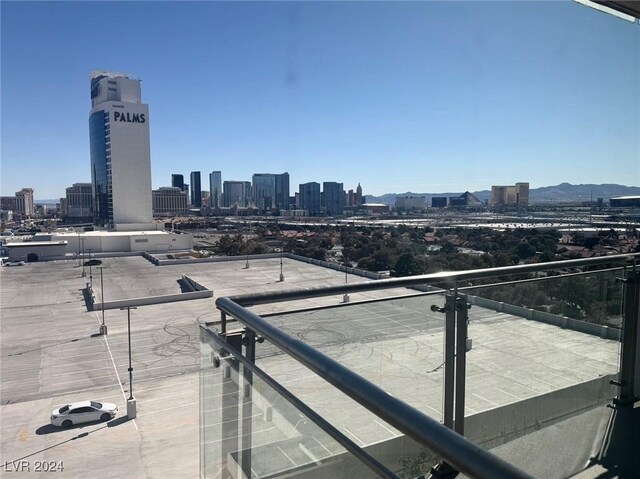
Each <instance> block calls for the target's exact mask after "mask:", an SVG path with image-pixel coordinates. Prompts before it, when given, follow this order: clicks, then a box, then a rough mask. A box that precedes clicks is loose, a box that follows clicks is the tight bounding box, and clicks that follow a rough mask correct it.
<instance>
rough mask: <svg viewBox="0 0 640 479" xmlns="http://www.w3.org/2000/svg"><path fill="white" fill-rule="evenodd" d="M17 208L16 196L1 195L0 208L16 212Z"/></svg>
mask: <svg viewBox="0 0 640 479" xmlns="http://www.w3.org/2000/svg"><path fill="white" fill-rule="evenodd" d="M16 208H17V204H16V197H15V195H14V196H0V210H2V211H11V212H15V211H16Z"/></svg>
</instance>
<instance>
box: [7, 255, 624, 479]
mask: <svg viewBox="0 0 640 479" xmlns="http://www.w3.org/2000/svg"><path fill="white" fill-rule="evenodd" d="M102 266H103V267H104V269H103V270H102V272H103V283H104V284H103V289H104V296H105V301H115V300H121V299H127V298H140V297H147V296H154V295H164V294H176V293H179V292H180V284H179V282H178V280H179V279H180V278H181V275H182V274H186V275H188V276H189V277H191V278H192V279H194V280H195V281H197V282H198V283H200V284H201V285H203V286H205V287H207V288H209V289H211V290H213V292H214V297H213V298H207V299H194V300H189V301H180V302H173V303H164V304H156V305H149V306H140V307H138V308H137V309H135V310H131V337H132V351H133V352H132V365H133V369H134V370H133V392H134V395H135V397H136V399H137V404H138V417H137V418H136V419H134V420H127V418H126V398H127V397H128V395H129V378H128V372H127V368H128V346H127V313H126V311H121V310H107V311H105V323H106V325H107V327H108V335H107V336H98V335H97V333H98V328H99V324H100V322H101V318H102V313H101V311H87V307H86V303H85V298H84V296H83V292H82V290H83V288H84V287H85V284H86V281H87V280H88V275H89V270H88V268H85V269H86V273H87V278H84V277H82V267H79V266H78V264H77V262H74V261H71V260H70V261H54V262H47V263H27V264H26V265H25V266H23V267H14V268H2V269H1V270H0V286H1V289H0V300H1V303H0V314H1V322H0V333H1V335H0V358H1V365H0V367H1V370H0V374H1V376H0V402H1V406H0V424H1V428H2V429H1V431H0V455H1V457H2V463H3V464H5V462H4V461H8V462H9V466H7V465H4V468H3V471H4V473H3V476H4V474H7V476H8V475H9V474H8V472H9V469H8V467H9V468H11V467H13V465H16V466H18V465H19V464H20V463H18V462H16V461H26V464H27V465H28V466H30V467H31V472H30V473H26V472H25V473H23V477H29V476H31V477H34V476H36V473H35V472H34V466H35V463H36V461H45V460H46V461H56V462H58V461H62V463H63V467H64V470H63V471H61V472H58V473H57V477H100V478H109V477H114V478H115V477H118V478H121V477H141V478H145V477H149V478H172V477H197V476H198V475H199V454H200V445H199V437H200V436H199V425H200V418H199V397H200V396H199V374H198V371H199V364H200V344H199V325H203V324H205V323H206V322H216V321H218V320H219V318H220V313H219V311H217V310H216V308H215V304H214V303H215V298H217V297H220V296H228V295H236V294H244V293H253V292H261V291H279V290H289V289H296V288H309V287H317V286H324V285H340V284H344V281H345V275H344V273H341V272H337V271H334V270H331V269H327V268H323V267H319V266H315V265H311V264H307V263H303V262H299V261H295V260H291V259H286V258H285V259H284V263H283V272H284V276H285V281H284V282H279V281H278V279H279V275H280V260H279V259H278V258H274V259H252V260H250V265H249V268H245V260H244V259H238V260H234V261H226V262H217V263H197V262H194V263H192V264H191V263H190V264H180V265H177V264H176V265H164V266H154V265H153V264H152V263H150V262H149V261H147V260H146V259H144V258H142V257H139V256H132V257H113V258H102ZM91 273H92V276H93V285H94V291H95V293H96V294H97V296H98V302H99V301H100V293H101V287H100V286H101V284H100V273H99V270H98V269H97V268H95V267H94V268H92V271H91ZM348 281H349V282H361V281H368V280H367V279H365V278H362V277H359V276H354V275H349V277H348ZM408 294H415V291H412V290H407V289H404V288H396V289H393V290H382V291H372V292H368V293H358V294H353V295H351V301H352V302H358V301H363V300H369V299H375V298H389V297H395V299H390V300H387V301H383V302H373V303H361V304H348V305H343V306H339V307H336V308H324V309H316V310H314V309H309V308H318V307H321V308H323V307H325V306H335V305H338V304H340V302H341V300H342V297H341V296H333V297H325V298H315V299H310V300H297V301H292V302H284V303H279V304H273V305H268V304H267V305H260V306H256V307H255V308H253V309H254V311H256V312H258V313H260V314H266V313H270V314H276V315H275V316H271V317H270V318H269V320H270V321H272V322H274V323H275V324H278V325H280V326H281V327H282V328H284V329H285V330H286V331H288V332H289V333H291V334H293V335H295V336H297V337H300V338H302V339H304V340H305V341H307V342H309V343H310V344H312V345H313V346H315V347H317V348H319V349H320V350H322V351H323V352H325V353H326V354H328V355H329V356H331V357H333V358H335V359H337V360H338V361H340V362H341V363H343V364H345V365H346V366H348V367H350V368H352V369H354V370H355V371H356V372H358V373H359V374H361V375H362V376H364V377H365V378H367V379H369V380H370V381H372V382H374V383H375V384H378V385H380V386H381V387H382V388H384V389H385V390H387V391H388V392H389V393H390V394H393V395H394V396H396V397H398V398H400V399H402V400H404V401H406V402H408V403H409V404H411V405H412V406H414V407H416V408H418V409H420V410H422V411H423V412H425V413H426V414H428V415H430V416H431V417H433V418H435V419H438V420H440V419H441V417H442V379H443V378H442V375H443V371H442V367H441V366H442V362H443V355H442V346H443V320H444V316H443V315H442V314H439V313H433V312H431V310H430V306H431V305H432V304H437V305H438V306H443V304H444V300H443V298H442V297H440V296H438V295H433V296H423V297H413V298H401V296H403V295H408ZM301 309H308V310H305V311H299V312H289V313H286V312H287V311H296V310H301ZM469 337H470V338H471V339H472V341H473V348H472V350H471V351H470V352H469V353H468V355H467V401H466V413H467V415H474V414H478V413H482V412H486V411H490V410H492V409H495V408H498V407H502V406H505V405H509V404H513V403H516V402H518V401H523V400H527V399H529V398H532V397H536V396H538V395H543V394H546V393H549V392H551V391H556V390H559V389H563V388H569V387H572V386H575V385H579V384H581V383H584V382H588V381H591V380H594V379H597V378H603V377H605V376H607V375H609V374H612V373H614V372H615V371H616V370H617V362H618V343H617V342H615V341H609V340H605V339H601V338H599V337H596V336H590V335H586V334H582V333H579V332H576V331H571V330H563V329H560V328H557V327H555V326H551V325H546V324H542V323H537V322H533V321H528V320H525V319H522V318H519V317H515V316H511V315H508V314H505V313H498V312H495V311H490V310H487V309H483V308H480V307H476V306H474V307H473V308H471V310H470V311H469ZM257 358H258V359H257V365H258V366H259V367H260V368H262V369H263V370H265V371H266V372H267V373H268V374H270V375H272V376H273V377H274V378H275V379H276V380H278V381H279V382H280V383H282V384H283V385H284V386H285V387H286V388H287V389H289V390H290V391H292V392H293V393H295V394H296V395H298V397H300V398H301V399H302V400H303V401H305V402H307V403H308V404H309V405H310V406H311V407H312V408H314V409H315V410H316V411H317V412H318V413H320V414H321V415H323V416H324V417H325V418H326V419H328V420H329V421H330V422H332V423H334V425H336V426H337V427H338V428H339V429H341V430H342V431H343V432H345V433H346V434H347V435H349V436H350V437H351V438H352V439H353V440H355V441H356V442H357V443H358V444H359V445H363V446H368V445H375V444H380V443H382V442H384V441H387V440H389V439H394V438H398V437H399V435H400V434H399V433H398V431H396V430H395V429H394V428H392V427H391V426H389V425H388V424H384V423H383V422H382V421H381V420H379V419H375V418H373V417H372V415H371V414H370V413H369V412H367V411H366V410H364V409H362V408H361V407H359V406H358V405H357V404H355V403H354V402H353V401H352V400H350V399H349V398H347V397H346V396H344V395H342V393H339V392H336V391H335V390H333V389H332V388H330V387H328V385H327V384H326V383H325V382H324V381H323V380H322V379H320V378H319V377H317V376H316V375H314V374H313V373H311V372H310V371H308V370H306V369H305V368H304V367H302V366H301V365H299V364H297V363H295V362H293V361H292V360H291V359H290V358H289V357H288V356H285V355H284V354H282V353H281V352H279V351H277V350H276V349H275V348H274V347H273V346H271V345H268V344H266V343H264V344H259V345H258V347H257ZM86 399H94V400H99V401H107V402H113V403H116V404H117V405H118V407H119V413H118V416H117V417H116V418H115V419H113V420H111V421H109V422H107V423H92V424H87V425H83V426H76V427H72V428H70V429H63V430H61V429H59V428H55V427H53V426H50V425H49V416H50V414H51V411H52V410H53V409H54V408H55V407H58V406H60V405H63V404H66V403H68V402H72V401H80V400H86ZM209 419H212V418H209ZM329 449H331V447H329ZM12 461H13V462H12Z"/></svg>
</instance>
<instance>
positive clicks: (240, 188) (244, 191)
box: [223, 181, 251, 207]
mask: <svg viewBox="0 0 640 479" xmlns="http://www.w3.org/2000/svg"><path fill="white" fill-rule="evenodd" d="M250 197H251V183H249V182H248V181H225V182H224V192H223V198H224V206H227V207H229V206H235V205H237V206H241V207H245V206H248V205H249V198H250Z"/></svg>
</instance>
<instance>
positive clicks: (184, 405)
mask: <svg viewBox="0 0 640 479" xmlns="http://www.w3.org/2000/svg"><path fill="white" fill-rule="evenodd" d="M199 403H200V401H196V402H190V403H186V404H181V405H180V406H175V407H170V408H167V409H160V410H159V411H151V412H146V413H144V414H138V417H142V416H149V415H151V414H156V413H159V412H165V411H172V410H174V409H180V408H183V407H186V406H193V405H194V404H199Z"/></svg>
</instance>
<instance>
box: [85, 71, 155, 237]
mask: <svg viewBox="0 0 640 479" xmlns="http://www.w3.org/2000/svg"><path fill="white" fill-rule="evenodd" d="M90 79H91V106H92V109H91V112H90V113H89V136H90V145H91V184H92V194H93V221H94V224H96V225H99V226H109V227H110V228H114V229H120V230H124V229H128V230H131V229H149V228H151V227H153V223H152V220H153V215H152V201H151V153H150V148H149V107H148V105H146V104H145V103H142V101H141V89H140V80H136V79H133V78H130V77H129V76H128V75H125V74H122V73H114V72H107V71H101V70H94V71H92V72H91V75H90Z"/></svg>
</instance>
